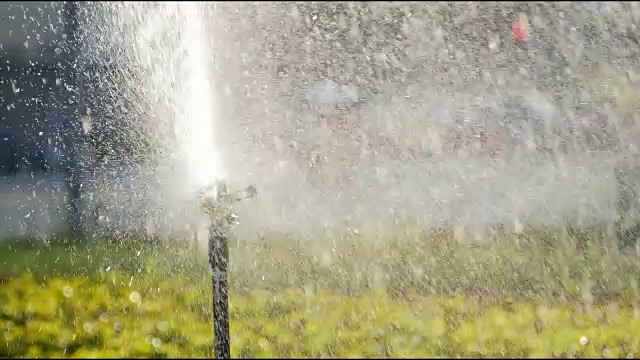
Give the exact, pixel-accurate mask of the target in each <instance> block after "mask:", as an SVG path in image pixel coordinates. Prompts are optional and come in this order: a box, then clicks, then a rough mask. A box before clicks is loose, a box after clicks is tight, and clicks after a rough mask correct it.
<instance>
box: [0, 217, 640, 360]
mask: <svg viewBox="0 0 640 360" xmlns="http://www.w3.org/2000/svg"><path fill="white" fill-rule="evenodd" d="M608 243H609V242H608V241H607V237H606V235H605V234H604V233H603V232H598V231H596V230H593V231H590V232H577V231H569V230H557V229H555V230H540V229H532V228H528V229H525V231H524V232H522V233H520V234H518V235H507V234H504V233H501V232H496V234H495V235H494V236H493V237H491V238H488V239H481V240H474V241H459V240H456V239H455V237H454V236H453V234H452V232H451V231H449V230H440V231H435V232H433V233H430V234H422V233H418V232H410V231H407V232H406V233H404V234H402V235H401V236H399V237H398V238H394V239H389V238H387V239H382V238H376V237H374V236H364V235H360V236H350V237H345V238H341V239H333V240H324V239H323V240H316V239H296V240H294V239H286V238H265V239H261V240H260V241H256V240H234V241H233V242H232V244H231V259H232V265H231V273H230V276H231V279H230V281H231V283H230V288H231V300H230V308H231V309H230V311H231V336H232V356H234V357H292V356H304V357H334V356H335V357H337V356H347V357H362V356H371V357H409V356H412V357H436V356H447V357H458V356H460V357H462V356H465V357H467V356H482V357H506V356H518V357H547V356H548V357H554V356H555V357H561V356H576V357H587V356H588V357H598V356H604V357H628V356H638V355H639V354H640V337H638V336H637V335H634V334H637V333H639V332H640V317H639V314H640V312H639V311H640V304H639V303H638V300H639V299H640V296H639V295H640V294H638V292H639V290H638V280H639V277H638V276H639V275H640V267H639V265H640V260H639V259H637V257H636V256H635V255H632V254H625V253H624V252H621V251H619V250H617V248H615V249H614V248H611V247H610V246H608V245H607V244H608ZM0 274H1V276H0V278H1V281H0V287H2V290H1V291H0V357H44V356H51V357H91V356H93V357H123V356H132V357H210V356H212V353H213V348H212V333H213V328H212V324H211V321H210V319H211V309H210V303H211V288H210V286H211V285H210V280H209V273H208V266H207V264H206V257H205V256H204V254H198V253H197V251H196V250H194V249H193V248H192V247H191V246H189V245H185V244H172V245H167V244H164V245H163V244H149V243H142V242H138V241H130V240H128V241H91V242H65V241H62V240H56V241H52V242H50V243H49V244H47V245H44V244H42V243H35V242H34V243H29V242H28V241H22V242H11V243H5V244H2V245H0Z"/></svg>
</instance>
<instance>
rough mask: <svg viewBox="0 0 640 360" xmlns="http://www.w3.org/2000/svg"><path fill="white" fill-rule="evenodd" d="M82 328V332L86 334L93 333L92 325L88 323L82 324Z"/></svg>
mask: <svg viewBox="0 0 640 360" xmlns="http://www.w3.org/2000/svg"><path fill="white" fill-rule="evenodd" d="M82 328H83V329H84V331H86V332H92V331H93V324H91V323H90V322H86V323H84V325H83V326H82Z"/></svg>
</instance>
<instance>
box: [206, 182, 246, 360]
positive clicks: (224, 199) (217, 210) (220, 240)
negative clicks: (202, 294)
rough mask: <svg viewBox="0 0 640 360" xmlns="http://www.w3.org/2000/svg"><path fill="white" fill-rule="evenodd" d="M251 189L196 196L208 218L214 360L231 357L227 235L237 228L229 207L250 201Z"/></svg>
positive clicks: (219, 187)
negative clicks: (234, 227) (233, 228)
mask: <svg viewBox="0 0 640 360" xmlns="http://www.w3.org/2000/svg"><path fill="white" fill-rule="evenodd" d="M256 194H257V192H256V189H255V187H253V186H249V187H248V188H246V189H244V190H242V191H238V192H235V193H230V192H229V191H228V189H227V185H226V183H225V182H222V181H221V182H218V183H217V184H216V185H213V186H210V187H208V188H207V189H204V190H203V191H202V192H201V193H200V199H201V205H202V207H203V209H204V210H205V212H206V213H207V214H208V215H209V218H210V220H211V223H210V225H209V263H210V265H211V270H212V289H213V327H214V330H213V335H214V351H215V356H216V358H217V359H229V358H230V357H231V350H230V335H229V293H228V291H229V283H228V268H229V234H230V230H231V228H232V227H233V226H234V225H235V224H237V221H236V215H235V214H234V213H233V209H232V207H231V205H232V204H233V203H235V202H237V201H240V200H243V199H247V198H251V197H254V196H255V195H256Z"/></svg>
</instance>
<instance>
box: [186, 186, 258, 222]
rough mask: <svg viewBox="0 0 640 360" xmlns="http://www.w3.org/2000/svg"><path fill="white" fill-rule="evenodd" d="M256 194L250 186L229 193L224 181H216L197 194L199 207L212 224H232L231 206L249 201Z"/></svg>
mask: <svg viewBox="0 0 640 360" xmlns="http://www.w3.org/2000/svg"><path fill="white" fill-rule="evenodd" d="M257 194H258V191H257V190H256V188H255V186H253V185H250V186H248V187H246V188H245V189H242V190H238V191H233V192H232V191H229V188H228V186H227V183H226V182H225V181H224V180H220V181H217V182H216V183H215V184H212V185H209V186H207V187H206V188H204V189H202V190H201V191H200V192H199V194H198V195H199V198H200V205H201V206H202V209H203V210H204V211H205V212H206V213H207V214H208V215H209V216H210V217H211V218H212V220H213V221H214V222H218V221H221V220H226V221H227V222H228V223H234V222H235V221H234V219H235V215H234V214H233V211H232V209H231V205H232V204H233V203H235V202H238V201H241V200H244V199H249V198H252V197H254V196H256V195H257Z"/></svg>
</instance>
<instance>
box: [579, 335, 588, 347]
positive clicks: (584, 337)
mask: <svg viewBox="0 0 640 360" xmlns="http://www.w3.org/2000/svg"><path fill="white" fill-rule="evenodd" d="M588 343H589V339H587V337H586V336H583V337H581V338H580V345H582V346H585V345H587V344H588Z"/></svg>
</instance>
